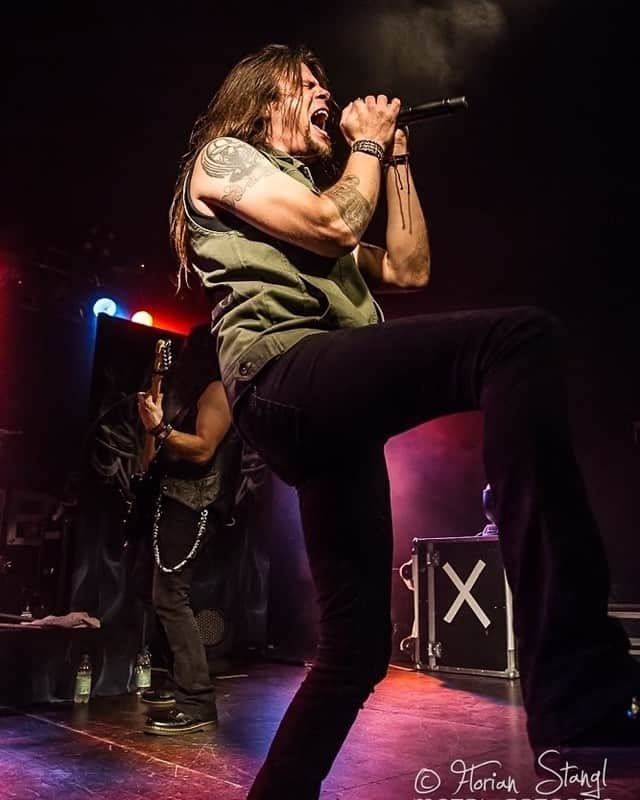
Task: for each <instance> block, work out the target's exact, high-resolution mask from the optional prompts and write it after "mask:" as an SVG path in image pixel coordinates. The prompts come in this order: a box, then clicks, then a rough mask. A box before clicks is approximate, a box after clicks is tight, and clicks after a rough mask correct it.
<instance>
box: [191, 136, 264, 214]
mask: <svg viewBox="0 0 640 800" xmlns="http://www.w3.org/2000/svg"><path fill="white" fill-rule="evenodd" d="M201 160H202V168H203V169H204V171H205V172H206V173H207V175H209V176H210V177H212V178H221V179H223V180H225V179H226V180H227V181H228V183H227V185H226V186H225V187H224V194H223V196H222V198H221V201H222V202H223V203H224V204H225V205H226V206H229V208H234V207H235V205H236V203H238V202H239V201H240V200H242V197H243V195H244V193H245V192H246V191H247V189H249V188H251V186H255V184H256V183H257V182H258V181H259V180H260V179H261V178H264V177H266V176H267V175H272V174H273V173H274V172H278V169H277V167H275V166H274V165H273V164H271V163H270V162H269V161H267V160H266V159H265V158H264V156H262V155H260V153H259V152H258V151H257V150H255V149H254V148H253V147H251V145H248V144H246V142H241V141H238V140H237V139H228V138H225V137H222V138H220V139H214V140H213V141H212V142H209V144H208V145H207V146H206V147H205V149H204V150H203V152H202V158H201Z"/></svg>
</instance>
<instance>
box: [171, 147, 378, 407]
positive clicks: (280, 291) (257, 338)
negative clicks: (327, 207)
mask: <svg viewBox="0 0 640 800" xmlns="http://www.w3.org/2000/svg"><path fill="white" fill-rule="evenodd" d="M262 152H263V153H264V155H265V156H266V157H267V158H268V159H269V160H270V161H271V162H272V163H273V164H274V165H275V166H276V167H278V168H279V169H281V170H282V171H283V172H286V173H287V174H288V175H290V176H291V177H292V178H294V179H295V180H297V181H299V182H300V183H303V184H304V185H305V186H308V187H309V188H310V189H311V190H312V191H313V192H316V193H318V190H317V189H316V187H315V185H314V183H313V179H312V177H311V173H310V172H309V170H308V168H307V167H305V166H304V165H303V164H302V163H301V162H300V161H298V160H297V159H296V158H293V157H292V156H289V155H286V154H284V153H280V152H276V151H274V150H263V151H262ZM184 202H185V210H186V214H187V224H188V229H189V246H190V252H191V260H192V267H193V269H194V270H195V272H196V273H197V275H198V276H199V278H200V280H201V281H202V283H203V285H204V286H205V288H206V289H215V288H218V287H224V286H226V287H229V288H230V289H231V292H230V293H229V294H228V295H227V296H226V297H225V298H224V300H223V301H222V302H221V303H219V304H218V305H217V306H216V308H215V309H214V311H213V321H214V325H215V328H216V332H217V335H218V348H219V361H220V370H221V372H222V380H223V383H224V385H225V388H226V390H227V394H228V395H229V400H230V402H231V403H232V404H233V403H234V402H235V401H236V400H237V399H238V397H240V395H241V394H242V392H243V391H244V389H245V388H246V387H247V386H249V384H250V382H251V381H252V380H253V379H254V378H255V376H256V375H257V374H258V372H259V371H260V370H261V369H262V367H264V366H265V364H267V363H268V362H269V361H270V360H271V359H272V358H274V357H276V356H279V355H281V354H282V353H284V352H286V351H287V350H288V349H289V348H290V347H291V346H292V345H294V344H295V343H296V342H298V341H299V340H300V339H302V338H303V337H305V336H308V335H309V334H313V333H322V332H325V331H331V330H336V329H338V328H356V327H360V326H362V325H371V324H373V323H376V322H378V321H379V320H380V319H382V312H381V311H380V310H379V307H378V306H377V304H376V302H375V300H374V299H373V297H372V295H371V293H370V292H369V289H368V287H367V285H366V283H365V281H364V279H363V277H362V275H361V273H360V271H359V269H358V268H357V266H356V262H355V258H354V257H353V255H352V254H348V255H345V256H342V257H341V258H338V259H335V258H327V257H325V256H319V255H316V254H315V253H311V252H310V251H309V250H305V249H303V248H301V247H296V246H295V245H291V244H289V243H288V242H284V241H282V240H280V239H276V238H275V237H273V236H269V235H268V234H265V233H263V232H262V231H260V230H258V229H257V228H254V227H253V226H251V225H249V224H248V223H246V222H244V221H243V220H240V219H239V218H238V217H236V216H234V215H233V214H231V213H230V212H226V211H222V212H220V213H219V215H218V216H217V217H216V218H215V219H212V218H209V217H205V216H203V215H200V214H198V213H197V212H196V211H195V210H194V209H193V208H192V206H191V203H190V202H189V201H188V198H187V197H186V193H185V198H184Z"/></svg>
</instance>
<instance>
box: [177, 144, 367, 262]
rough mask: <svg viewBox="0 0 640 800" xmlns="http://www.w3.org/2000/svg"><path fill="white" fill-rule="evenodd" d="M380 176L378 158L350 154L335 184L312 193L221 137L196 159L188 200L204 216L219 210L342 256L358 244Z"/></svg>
mask: <svg viewBox="0 0 640 800" xmlns="http://www.w3.org/2000/svg"><path fill="white" fill-rule="evenodd" d="M380 173H381V170H380V165H379V163H378V161H377V159H375V158H373V157H372V156H369V155H366V154H363V153H353V154H352V155H351V156H350V158H349V160H348V162H347V165H346V169H345V171H344V174H343V176H342V177H341V178H340V180H339V181H338V182H337V183H336V184H334V185H333V186H332V187H331V188H330V189H328V190H327V191H325V192H323V193H320V194H317V193H315V192H313V191H311V190H310V189H308V188H307V187H306V186H304V185H303V184H302V183H300V182H299V181H296V180H294V179H293V178H291V177H290V176H288V175H286V174H285V173H283V172H281V171H280V170H279V169H277V167H275V166H274V165H273V164H272V163H271V162H270V161H269V160H268V159H266V158H265V157H264V156H263V155H262V154H261V153H260V152H259V151H258V150H256V149H255V148H254V147H252V146H251V145H249V144H247V143H246V142H242V141H240V140H238V139H233V138H230V137H221V138H218V139H214V140H213V141H211V142H209V144H208V145H207V146H206V147H205V148H203V150H202V152H201V153H200V155H199V157H198V158H197V160H196V163H195V167H194V171H193V175H192V179H191V198H192V201H193V203H194V205H195V206H196V209H197V210H198V211H200V212H201V213H203V214H206V215H212V214H213V215H214V214H215V213H216V211H217V210H218V209H221V208H223V209H226V210H229V211H231V212H233V213H234V214H235V215H236V216H238V217H239V218H241V219H243V220H245V221H246V222H249V223H250V224H251V225H253V226H254V227H256V228H259V229H260V230H262V231H265V232H266V233H268V234H270V235H272V236H275V237H277V238H279V239H282V240H284V241H287V242H291V243H292V244H295V245H297V246H299V247H304V248H305V249H307V250H310V251H312V252H314V253H318V254H319V255H323V256H332V257H333V256H341V255H344V254H345V253H348V252H350V251H352V250H353V249H354V248H355V247H356V246H357V245H358V243H359V241H360V239H361V238H362V235H363V233H364V231H365V230H366V228H367V226H368V224H369V222H370V221H371V217H372V215H373V211H374V209H375V205H376V202H377V199H378V192H379V189H380Z"/></svg>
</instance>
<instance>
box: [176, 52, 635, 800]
mask: <svg viewBox="0 0 640 800" xmlns="http://www.w3.org/2000/svg"><path fill="white" fill-rule="evenodd" d="M400 107H401V106H400V100H399V99H397V98H393V99H391V100H390V99H388V98H387V97H385V96H384V95H377V96H376V95H368V96H367V97H364V98H356V99H355V100H353V101H352V102H351V103H349V104H348V105H347V106H346V107H345V108H344V109H343V111H342V115H341V118H340V129H341V131H342V135H343V136H344V138H345V140H346V142H347V144H348V146H349V149H350V153H349V157H348V159H347V161H346V164H345V165H344V168H343V170H342V174H341V175H340V177H339V178H338V180H337V181H336V182H335V183H334V184H333V185H332V186H331V187H330V188H327V189H324V190H323V191H320V190H319V189H318V188H317V186H316V185H315V183H314V180H313V178H312V175H311V172H310V171H309V168H308V166H307V165H308V164H309V163H311V162H313V161H317V160H321V159H328V158H329V157H330V155H331V137H330V134H329V127H328V123H329V122H330V119H331V116H332V101H331V95H330V92H329V88H328V83H327V79H326V75H325V72H324V70H323V68H322V66H321V64H320V62H319V61H318V60H317V58H316V57H315V56H314V55H313V54H312V53H311V52H309V51H308V50H307V49H305V48H290V47H287V46H283V45H269V46H267V47H264V48H263V49H261V50H260V51H258V52H256V53H253V54H251V55H249V56H248V57H246V58H244V59H243V60H241V61H240V62H239V63H238V64H236V65H235V66H234V67H233V68H232V69H231V71H230V72H229V74H228V75H227V77H226V79H225V80H224V82H223V83H222V85H221V87H220V88H219V90H218V91H217V93H216V95H215V96H214V98H213V100H212V102H211V104H210V106H209V108H208V110H207V112H206V113H205V114H204V115H203V117H201V118H200V119H199V120H198V122H197V124H196V126H195V128H194V132H193V134H192V137H191V152H190V154H189V155H188V157H187V158H186V159H185V161H184V163H183V165H182V170H181V173H180V176H179V179H178V183H177V187H176V194H175V198H174V203H173V206H172V236H173V243H174V246H175V250H176V253H177V255H178V258H179V260H180V267H181V273H183V274H184V272H185V271H186V269H187V268H188V265H191V266H192V267H193V269H194V270H195V272H196V274H197V275H198V276H199V278H200V279H201V281H202V282H203V284H204V286H205V287H207V288H208V289H210V290H213V289H214V288H216V287H220V286H226V287H228V288H229V289H230V290H231V291H230V292H229V294H228V296H227V297H226V298H225V300H224V301H223V302H222V303H221V304H220V305H219V306H218V307H217V309H216V310H215V312H214V321H215V322H216V323H217V332H218V336H219V356H220V365H221V371H222V379H223V383H224V386H225V390H226V393H227V396H228V398H229V401H230V404H231V406H232V408H233V418H234V422H235V424H236V426H237V427H238V429H239V430H240V432H241V434H242V435H243V437H244V438H245V439H246V440H247V441H248V442H249V443H250V444H251V445H252V446H253V447H255V449H256V450H258V451H259V452H260V453H261V454H262V456H263V457H264V459H265V461H266V462H267V463H268V464H269V465H270V466H271V467H272V468H273V470H274V471H275V472H276V473H277V474H278V475H280V476H281V477H282V478H283V479H284V480H285V481H287V482H288V483H289V484H291V485H293V486H296V487H297V490H298V494H299V500H300V510H301V515H302V522H303V527H304V533H305V539H306V546H307V552H308V555H309V561H310V565H311V570H312V573H313V578H314V581H315V585H316V590H317V597H318V603H319V606H320V612H321V623H320V625H321V628H320V638H319V643H318V648H317V655H316V659H315V663H314V665H313V667H312V669H311V670H310V672H309V673H308V674H307V676H306V677H305V679H304V681H303V683H302V685H301V686H300V688H299V690H298V692H297V693H296V695H295V697H294V698H293V700H292V702H291V704H290V706H289V708H288V710H287V712H286V714H285V716H284V719H283V720H282V722H281V724H280V727H279V729H278V732H277V734H276V736H275V739H274V741H273V743H272V745H271V748H270V750H269V753H268V756H267V758H266V761H265V763H264V765H263V766H262V768H261V770H260V772H259V774H258V776H257V778H256V780H255V782H254V784H253V786H252V788H251V791H250V793H249V798H250V800H258V799H260V800H266V798H274V799H277V800H281V798H284V797H295V798H296V799H297V800H312V799H315V798H318V796H319V793H320V786H321V781H322V779H323V778H324V777H325V776H326V775H327V773H328V772H329V769H330V767H331V764H332V763H333V760H334V758H335V756H336V754H337V753H338V750H339V749H340V747H341V745H342V742H343V741H344V739H345V737H346V736H347V733H348V731H349V729H350V728H351V725H352V724H353V722H354V720H355V718H356V715H357V713H358V710H359V709H360V708H361V707H362V704H363V703H364V702H365V700H366V699H367V697H368V696H369V694H370V693H371V692H372V691H373V688H374V685H375V684H376V683H377V682H378V681H380V680H381V679H382V678H383V677H384V675H385V673H386V669H387V662H388V658H389V653H390V638H391V637H390V620H389V618H390V613H389V607H390V579H391V554H392V531H391V512H390V503H389V484H388V480H387V471H386V466H385V459H384V444H385V442H386V441H387V439H388V438H389V437H390V436H393V435H394V434H396V433H400V432H402V431H406V430H408V429H409V428H412V427H413V426H415V425H418V424H420V423H423V422H425V421H427V420H430V419H433V418H435V417H438V416H441V415H443V414H449V413H453V412H460V411H467V410H472V409H482V411H483V412H484V459H485V465H486V473H487V478H488V480H489V482H490V483H491V487H492V489H493V491H494V493H495V509H496V520H497V523H498V525H499V527H500V532H501V546H502V550H503V556H504V561H505V565H506V570H507V574H508V578H509V581H510V584H511V588H512V590H513V596H514V606H515V626H516V633H517V635H518V641H519V666H520V670H521V676H522V690H523V696H524V703H525V707H526V711H527V715H528V733H529V737H530V741H531V743H532V745H534V747H538V746H543V745H547V744H548V745H556V744H558V745H559V744H595V745H610V744H620V745H628V744H631V743H633V742H635V743H638V740H639V739H640V731H639V730H638V729H639V728H640V722H638V720H637V718H636V717H637V714H636V715H635V717H634V713H633V709H634V708H637V706H634V705H633V700H632V698H633V696H634V695H635V694H640V674H639V673H640V668H639V667H638V665H637V664H636V663H635V662H633V661H632V659H631V657H630V656H629V654H628V640H627V638H626V636H625V634H624V633H623V631H622V629H621V627H620V626H619V625H618V623H617V622H616V621H613V620H610V619H609V618H608V617H607V596H608V577H607V567H606V561H605V554H604V551H603V546H602V542H601V539H600V534H599V531H598V528H597V526H596V522H595V520H594V518H593V515H592V513H591V510H590V508H589V505H588V502H587V497H586V493H585V488H584V485H583V481H582V478H581V476H580V472H579V469H578V466H577V465H576V462H575V458H574V453H573V447H572V443H571V440H570V435H569V424H568V420H567V413H566V408H565V389H564V379H563V368H562V357H561V350H562V348H561V343H560V332H559V330H558V326H557V324H556V322H555V321H554V320H553V319H552V318H550V316H549V315H548V314H547V313H546V312H544V311H542V310H539V309H536V308H528V307H527V308H513V309H499V310H479V311H470V312H464V313H448V314H441V315H421V316H414V317H408V318H403V319H396V320H393V321H390V322H385V321H384V320H383V318H382V313H381V311H380V309H379V308H378V306H377V305H376V303H375V301H374V299H373V297H372V295H371V293H370V290H369V287H371V286H375V285H376V284H380V283H387V284H395V285H396V286H399V287H407V288H412V289H416V288H421V287H424V286H425V285H426V283H427V281H428V279H429V272H430V258H429V245H428V237H427V228H426V225H425V220H424V215H423V211H422V207H421V204H420V201H419V198H418V195H417V192H416V188H415V186H414V182H413V178H412V176H411V169H410V158H409V150H408V144H407V135H406V133H405V131H404V130H403V129H402V127H398V126H397V124H396V123H397V120H398V113H399V111H400ZM381 192H382V193H383V194H384V196H385V200H386V207H387V226H386V247H385V248H379V247H374V246H372V245H370V244H366V243H365V242H363V240H362V238H363V236H364V234H365V232H366V230H367V226H368V225H369V222H370V221H371V218H372V215H373V213H374V209H375V208H376V205H377V203H378V199H379V195H380V193H381ZM479 260H480V259H479V258H478V254H474V259H473V261H471V260H470V265H469V268H470V269H474V270H476V269H481V268H482V265H481V263H479Z"/></svg>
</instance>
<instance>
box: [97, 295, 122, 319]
mask: <svg viewBox="0 0 640 800" xmlns="http://www.w3.org/2000/svg"><path fill="white" fill-rule="evenodd" d="M116 310H117V306H116V304H115V302H114V301H113V300H112V299H111V298H110V297H101V298H100V299H99V300H96V302H95V303H94V304H93V313H94V314H95V315H96V317H97V316H98V314H107V315H108V316H110V317H113V316H115V313H116Z"/></svg>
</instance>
